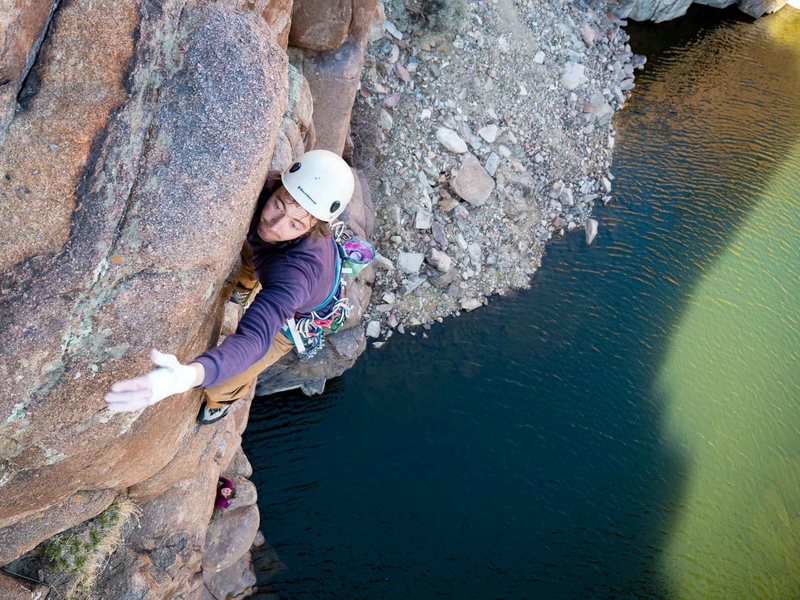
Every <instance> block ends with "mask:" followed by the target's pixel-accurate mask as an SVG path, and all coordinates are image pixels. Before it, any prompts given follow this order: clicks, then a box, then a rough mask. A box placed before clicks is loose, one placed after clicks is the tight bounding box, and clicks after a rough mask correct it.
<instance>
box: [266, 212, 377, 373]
mask: <svg viewBox="0 0 800 600" xmlns="http://www.w3.org/2000/svg"><path fill="white" fill-rule="evenodd" d="M334 241H335V242H336V246H337V249H338V252H337V255H336V273H337V277H336V279H337V284H336V285H335V286H334V289H333V290H332V291H331V293H330V294H329V295H328V297H327V298H326V299H325V301H324V302H323V303H322V304H320V305H319V306H318V307H317V308H315V309H314V310H313V311H311V312H310V313H304V314H296V315H295V316H294V318H292V319H289V320H288V321H287V323H286V326H285V327H284V328H283V329H282V331H283V333H284V334H285V335H286V337H288V338H289V339H291V340H292V341H293V342H294V345H295V348H296V349H297V353H298V354H299V355H300V356H301V357H303V358H311V357H312V356H314V355H315V354H316V353H317V352H318V351H319V350H320V348H322V347H323V346H324V344H325V334H326V333H336V332H337V331H339V329H340V328H341V327H342V325H344V323H345V321H347V318H348V317H349V316H350V311H351V310H352V306H350V301H349V300H348V299H347V298H344V297H343V296H344V294H343V292H344V288H345V286H346V285H347V281H346V279H345V277H355V276H356V275H358V273H359V272H360V271H361V269H363V268H364V267H365V266H367V265H368V264H369V263H370V262H372V260H373V259H374V258H375V248H374V247H373V246H372V244H370V243H369V242H366V241H364V240H358V239H352V238H350V236H349V235H348V234H347V233H345V231H344V224H343V223H338V224H337V226H336V228H335V229H334Z"/></svg>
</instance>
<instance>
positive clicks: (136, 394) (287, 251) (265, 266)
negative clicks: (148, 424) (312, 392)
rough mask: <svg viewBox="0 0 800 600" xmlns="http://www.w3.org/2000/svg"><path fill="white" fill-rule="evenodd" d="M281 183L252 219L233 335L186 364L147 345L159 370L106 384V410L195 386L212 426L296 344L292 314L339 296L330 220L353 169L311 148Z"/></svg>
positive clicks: (346, 194) (343, 202)
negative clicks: (242, 307) (243, 303)
mask: <svg viewBox="0 0 800 600" xmlns="http://www.w3.org/2000/svg"><path fill="white" fill-rule="evenodd" d="M281 184H282V185H280V186H279V187H278V188H277V189H276V190H275V191H274V192H273V193H272V194H271V195H270V196H269V197H268V198H267V200H266V201H265V202H263V204H262V203H261V202H260V203H259V206H258V208H257V209H256V212H255V216H254V218H253V220H252V222H251V224H250V229H249V231H248V234H247V243H246V244H245V248H244V249H243V251H242V259H243V260H242V271H241V273H240V276H239V280H238V283H237V286H236V290H234V297H235V298H236V297H237V296H238V297H239V298H242V297H243V296H244V297H248V300H250V299H252V303H251V304H250V305H249V308H248V309H247V310H246V311H245V313H244V315H243V317H242V319H241V321H240V322H239V326H238V328H237V330H236V333H235V334H233V335H230V336H228V337H227V338H225V340H224V341H223V342H222V344H220V345H219V346H217V347H216V348H212V349H210V350H208V351H207V352H204V353H203V354H201V355H200V356H198V357H197V358H196V359H195V360H194V361H192V362H190V363H188V364H182V363H180V362H179V361H178V359H177V357H175V355H173V354H163V353H161V352H159V351H158V350H155V349H154V350H152V352H151V353H150V359H151V360H152V361H153V363H155V365H156V367H157V368H156V369H154V370H152V371H150V372H149V373H147V374H145V375H142V376H139V377H136V378H133V379H128V380H125V381H119V382H117V383H114V384H113V385H112V386H111V391H110V392H109V393H107V394H106V396H105V400H106V402H107V404H108V408H109V410H110V411H111V412H129V411H135V410H140V409H142V408H145V407H147V406H151V405H153V404H155V403H156V402H159V401H160V400H162V399H164V398H166V397H168V396H171V395H173V394H180V393H182V392H186V391H188V390H190V389H192V388H194V387H198V386H200V387H203V388H204V402H203V406H202V408H201V410H200V414H199V415H198V421H199V422H200V423H201V424H204V425H205V424H211V423H215V422H217V421H219V420H220V419H222V418H223V417H224V416H225V415H226V414H227V412H228V409H229V408H230V406H231V403H233V402H235V401H236V400H239V399H241V398H243V397H246V396H247V395H248V394H249V393H250V391H251V390H252V387H253V386H254V385H255V380H256V377H257V376H258V374H259V373H261V372H262V371H264V370H265V369H267V368H268V367H269V366H270V365H272V364H273V363H275V362H276V361H277V360H278V359H280V358H281V357H282V356H283V355H284V354H286V353H287V352H289V351H290V350H291V349H292V348H294V347H295V345H297V342H296V341H293V339H292V338H293V333H292V332H294V338H295V339H296V337H297V331H296V330H295V329H293V327H291V326H292V324H293V323H294V317H295V316H296V315H301V314H310V313H312V312H314V313H315V314H316V313H318V312H320V311H321V310H322V307H324V306H325V303H326V302H328V303H330V301H331V299H332V300H334V301H336V300H337V299H336V298H335V294H336V293H337V289H338V288H339V275H338V274H337V272H336V271H337V265H339V263H337V261H338V260H339V254H338V248H337V244H336V241H335V240H334V238H333V235H332V233H331V229H330V227H329V225H330V224H331V223H332V222H333V221H335V220H336V218H337V217H338V216H339V215H340V214H341V213H342V211H344V209H345V208H346V207H347V204H348V203H349V202H350V199H351V197H352V195H353V190H354V187H355V182H354V178H353V172H352V171H351V169H350V167H349V166H348V165H347V163H345V161H344V160H342V158H341V157H340V156H338V155H337V154H334V153H333V152H329V151H328V150H311V151H309V152H306V153H305V154H303V155H302V156H301V157H300V160H299V161H298V162H296V163H294V164H293V165H292V166H291V167H290V168H289V169H287V170H286V171H285V172H284V173H283V174H282V176H281ZM259 282H260V285H261V290H260V291H257V285H258V283H259ZM253 294H254V295H253ZM287 322H288V323H289V325H290V327H288V328H287V327H286V324H287Z"/></svg>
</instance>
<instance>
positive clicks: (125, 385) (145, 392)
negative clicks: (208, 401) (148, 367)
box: [105, 349, 203, 413]
mask: <svg viewBox="0 0 800 600" xmlns="http://www.w3.org/2000/svg"><path fill="white" fill-rule="evenodd" d="M150 360H152V361H153V363H155V365H156V366H157V367H158V368H157V369H153V370H152V371H150V372H149V373H147V374H146V375H141V376H139V377H134V378H133V379H126V380H124V381H118V382H117V383H115V384H113V385H112V386H111V391H110V392H109V393H107V394H106V396H105V400H106V403H107V404H108V410H109V411H111V412H112V413H118V412H132V411H135V410H141V409H143V408H146V407H148V406H152V405H153V404H155V403H156V402H159V401H160V400H163V399H164V398H166V397H168V396H172V395H173V394H180V393H182V392H186V391H188V390H190V389H192V388H193V387H195V386H196V385H199V384H200V383H201V382H202V380H203V377H202V376H203V373H202V371H201V370H202V367H201V366H200V365H199V364H198V363H192V364H191V365H183V364H181V363H180V362H179V361H178V358H177V357H176V356H175V355H174V354H164V353H163V352H159V351H158V350H155V349H153V350H152V351H151V352H150Z"/></svg>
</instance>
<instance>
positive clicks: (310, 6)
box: [289, 0, 353, 50]
mask: <svg viewBox="0 0 800 600" xmlns="http://www.w3.org/2000/svg"><path fill="white" fill-rule="evenodd" d="M352 18H353V0H294V3H293V5H292V26H291V30H290V31H289V43H290V44H291V45H292V46H296V47H298V48H306V49H308V50H333V49H334V48H338V47H339V46H341V45H342V44H343V43H344V40H345V38H346V37H347V34H348V32H349V31H350V21H351V20H352Z"/></svg>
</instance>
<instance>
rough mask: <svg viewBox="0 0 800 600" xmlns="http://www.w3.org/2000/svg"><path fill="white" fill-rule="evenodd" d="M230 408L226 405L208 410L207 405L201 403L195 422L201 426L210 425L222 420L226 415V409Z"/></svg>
mask: <svg viewBox="0 0 800 600" xmlns="http://www.w3.org/2000/svg"><path fill="white" fill-rule="evenodd" d="M230 407H231V406H230V404H226V405H225V406H223V407H222V408H209V407H208V405H207V404H206V403H205V402H203V406H202V408H201V409H200V414H199V415H197V420H198V422H199V423H200V424H201V425H211V424H212V423H216V422H217V421H219V420H220V419H222V418H224V417H225V415H227V414H228V409H229V408H230Z"/></svg>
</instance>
